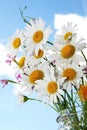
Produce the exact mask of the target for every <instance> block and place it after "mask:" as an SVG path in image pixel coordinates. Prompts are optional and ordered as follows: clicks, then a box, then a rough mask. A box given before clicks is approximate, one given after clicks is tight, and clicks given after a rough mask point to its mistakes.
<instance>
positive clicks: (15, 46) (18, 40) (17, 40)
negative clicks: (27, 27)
mask: <svg viewBox="0 0 87 130" xmlns="http://www.w3.org/2000/svg"><path fill="white" fill-rule="evenodd" d="M24 40H25V38H24V35H23V31H22V30H19V29H16V31H15V33H14V35H12V36H11V37H10V38H9V44H8V45H7V48H8V53H9V54H11V55H12V56H16V55H17V53H18V52H19V51H21V48H22V46H23V44H24Z"/></svg>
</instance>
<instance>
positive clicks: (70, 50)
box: [61, 44, 75, 58]
mask: <svg viewBox="0 0 87 130" xmlns="http://www.w3.org/2000/svg"><path fill="white" fill-rule="evenodd" d="M74 53H75V47H74V46H73V45H70V44H69V45H66V46H64V47H63V48H62V50H61V56H62V57H63V58H70V57H72V56H73V55H74Z"/></svg>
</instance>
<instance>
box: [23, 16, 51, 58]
mask: <svg viewBox="0 0 87 130" xmlns="http://www.w3.org/2000/svg"><path fill="white" fill-rule="evenodd" d="M30 24H31V26H30V25H27V26H26V28H25V36H26V39H27V40H26V44H27V49H28V53H32V51H33V50H35V54H36V55H37V54H38V51H39V49H41V50H42V46H43V45H44V44H46V43H47V40H48V37H49V34H50V33H51V32H52V30H51V28H50V27H49V26H48V27H47V28H45V22H44V21H43V20H42V19H41V18H38V19H35V20H32V19H31V20H30Z"/></svg>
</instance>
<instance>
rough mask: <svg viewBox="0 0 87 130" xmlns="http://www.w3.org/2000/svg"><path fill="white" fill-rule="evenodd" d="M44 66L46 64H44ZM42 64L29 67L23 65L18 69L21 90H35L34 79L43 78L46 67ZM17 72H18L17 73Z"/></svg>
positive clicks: (30, 91)
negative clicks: (22, 67) (21, 68)
mask: <svg viewBox="0 0 87 130" xmlns="http://www.w3.org/2000/svg"><path fill="white" fill-rule="evenodd" d="M45 67H46V66H45ZM45 67H44V65H39V66H34V67H31V68H28V67H25V68H24V70H21V71H20V77H21V78H20V85H21V86H20V89H21V90H22V91H26V92H27V91H28V92H29V93H32V92H33V91H35V89H36V88H35V85H36V83H35V82H36V80H40V79H43V78H44V77H45V74H46V73H45V70H46V68H45ZM18 74H19V73H18Z"/></svg>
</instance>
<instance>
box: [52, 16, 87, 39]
mask: <svg viewBox="0 0 87 130" xmlns="http://www.w3.org/2000/svg"><path fill="white" fill-rule="evenodd" d="M67 22H73V23H74V24H77V26H78V33H79V36H82V37H83V38H85V39H86V40H87V17H84V16H80V15H77V14H67V15H63V14H55V19H54V26H55V29H60V28H61V26H62V25H63V24H66V23H67Z"/></svg>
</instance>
